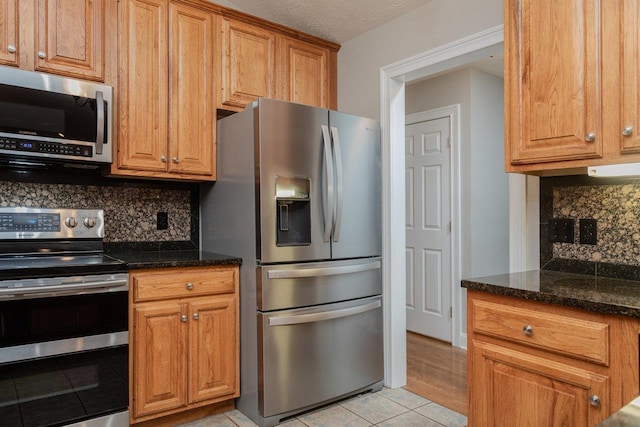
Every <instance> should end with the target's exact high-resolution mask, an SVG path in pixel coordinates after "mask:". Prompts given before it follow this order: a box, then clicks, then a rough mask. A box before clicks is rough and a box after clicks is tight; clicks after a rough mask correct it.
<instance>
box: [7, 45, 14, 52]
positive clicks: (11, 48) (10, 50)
mask: <svg viewBox="0 0 640 427" xmlns="http://www.w3.org/2000/svg"><path fill="white" fill-rule="evenodd" d="M7 51H8V52H9V53H16V47H15V45H12V44H10V45H9V46H7Z"/></svg>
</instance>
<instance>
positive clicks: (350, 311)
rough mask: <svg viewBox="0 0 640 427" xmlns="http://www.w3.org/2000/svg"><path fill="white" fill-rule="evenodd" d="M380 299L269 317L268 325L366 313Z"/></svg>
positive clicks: (379, 304)
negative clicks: (317, 311) (316, 310)
mask: <svg viewBox="0 0 640 427" xmlns="http://www.w3.org/2000/svg"><path fill="white" fill-rule="evenodd" d="M381 305H382V303H381V302H380V300H378V301H374V302H370V303H367V304H362V305H358V306H355V307H350V308H343V309H341V310H332V311H323V312H321V313H313V314H296V315H293V316H278V317H270V318H269V326H286V325H299V324H301V323H312V322H321V321H323V320H331V319H339V318H341V317H347V316H353V315H355V314H360V313H366V312H367V311H371V310H375V309H377V308H380V306H381Z"/></svg>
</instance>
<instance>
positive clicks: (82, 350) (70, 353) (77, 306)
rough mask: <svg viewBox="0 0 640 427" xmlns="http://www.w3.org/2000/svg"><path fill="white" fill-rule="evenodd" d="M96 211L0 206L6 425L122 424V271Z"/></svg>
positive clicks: (1, 388) (0, 361) (0, 352)
mask: <svg viewBox="0 0 640 427" xmlns="http://www.w3.org/2000/svg"><path fill="white" fill-rule="evenodd" d="M103 236H104V220H103V211H102V210H97V209H95V210H94V209H34V208H25V207H20V208H0V420H2V425H3V426H20V427H30V426H59V425H69V424H72V425H73V424H74V423H78V424H77V425H83V426H90V425H95V426H98V425H110V426H117V425H128V412H127V403H128V388H129V387H128V383H129V380H128V341H129V336H128V335H129V334H128V330H127V327H128V316H127V301H128V298H127V295H128V289H129V287H128V274H127V269H126V265H125V264H124V263H123V262H122V261H119V260H116V259H114V258H111V257H109V256H107V255H105V254H104V252H103Z"/></svg>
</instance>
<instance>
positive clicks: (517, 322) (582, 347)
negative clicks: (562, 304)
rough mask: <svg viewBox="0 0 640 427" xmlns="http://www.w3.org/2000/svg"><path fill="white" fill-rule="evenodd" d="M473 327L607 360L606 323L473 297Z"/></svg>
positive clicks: (525, 342)
mask: <svg viewBox="0 0 640 427" xmlns="http://www.w3.org/2000/svg"><path fill="white" fill-rule="evenodd" d="M472 316H473V329H474V331H475V332H477V333H483V334H486V335H491V336H494V337H498V338H503V339H506V340H510V341H515V342H518V343H521V344H526V345H530V346H532V347H539V348H542V349H545V350H550V351H554V352H556V353H561V354H565V355H568V356H572V357H575V358H578V359H585V360H589V361H592V362H596V363H598V364H601V365H605V366H608V364H609V325H607V324H606V323H599V322H593V321H588V320H582V319H577V318H573V317H568V316H563V315H558V314H550V313H544V312H540V311H534V310H527V309H522V308H518V307H511V306H508V305H503V304H496V303H492V302H487V301H479V300H474V301H473V307H472Z"/></svg>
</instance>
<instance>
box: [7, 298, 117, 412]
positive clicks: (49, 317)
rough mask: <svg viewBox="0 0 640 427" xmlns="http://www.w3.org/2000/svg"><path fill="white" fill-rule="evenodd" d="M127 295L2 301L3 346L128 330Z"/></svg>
mask: <svg viewBox="0 0 640 427" xmlns="http://www.w3.org/2000/svg"><path fill="white" fill-rule="evenodd" d="M127 295H128V294H127V292H108V293H98V294H88V295H74V296H66V297H55V298H38V299H26V300H13V301H2V302H0V348H3V347H11V346H16V345H22V344H33V343H38V342H43V341H53V340H60V339H67V338H77V337H84V336H88V335H98V334H107V333H113V332H121V331H126V330H127V326H128V325H127V319H128V313H127V301H128V300H127V298H128V296H127ZM0 419H1V418H0Z"/></svg>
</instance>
